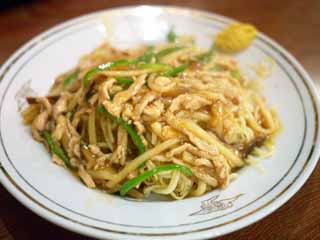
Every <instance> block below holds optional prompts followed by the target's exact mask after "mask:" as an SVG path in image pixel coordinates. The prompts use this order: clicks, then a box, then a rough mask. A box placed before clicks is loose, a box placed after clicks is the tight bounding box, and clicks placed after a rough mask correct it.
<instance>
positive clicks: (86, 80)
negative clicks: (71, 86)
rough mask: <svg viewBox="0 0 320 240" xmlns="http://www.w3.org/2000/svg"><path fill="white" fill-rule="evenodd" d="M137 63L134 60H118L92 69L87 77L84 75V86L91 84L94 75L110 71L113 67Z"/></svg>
mask: <svg viewBox="0 0 320 240" xmlns="http://www.w3.org/2000/svg"><path fill="white" fill-rule="evenodd" d="M135 63H136V61H134V60H127V59H121V60H118V61H114V62H108V63H104V64H101V65H99V66H98V67H95V68H92V69H91V70H89V71H88V72H87V73H86V75H84V77H83V85H84V86H87V85H88V84H89V81H90V78H91V77H92V76H93V75H95V74H97V73H98V72H102V71H104V70H107V69H109V68H111V67H117V66H126V65H132V64H135Z"/></svg>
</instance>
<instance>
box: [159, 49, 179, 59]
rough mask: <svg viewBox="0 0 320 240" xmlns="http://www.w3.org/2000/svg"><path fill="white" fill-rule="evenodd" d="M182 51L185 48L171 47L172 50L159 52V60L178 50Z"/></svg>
mask: <svg viewBox="0 0 320 240" xmlns="http://www.w3.org/2000/svg"><path fill="white" fill-rule="evenodd" d="M181 49H183V47H180V46H177V47H171V48H165V49H162V50H161V51H159V52H158V53H157V57H158V58H162V57H164V56H166V55H168V54H171V53H174V52H176V51H178V50H181Z"/></svg>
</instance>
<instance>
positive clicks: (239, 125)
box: [22, 24, 279, 199]
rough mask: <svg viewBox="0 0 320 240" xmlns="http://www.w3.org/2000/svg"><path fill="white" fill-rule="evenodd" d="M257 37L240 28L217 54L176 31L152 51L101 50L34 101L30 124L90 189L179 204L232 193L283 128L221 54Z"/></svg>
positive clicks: (220, 43) (231, 30)
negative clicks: (240, 174)
mask: <svg viewBox="0 0 320 240" xmlns="http://www.w3.org/2000/svg"><path fill="white" fill-rule="evenodd" d="M232 34H234V36H235V40H236V41H233V40H232ZM254 36H255V29H254V28H253V27H251V26H248V25H242V24H240V25H239V24H238V25H237V24H233V25H231V26H229V27H228V28H227V29H226V30H225V31H223V32H222V33H220V34H218V36H217V38H216V41H215V43H214V44H213V46H212V47H211V48H210V49H203V48H200V47H199V46H197V45H196V43H195V41H194V39H193V38H192V37H186V36H179V35H177V34H176V33H175V32H174V31H173V30H171V31H170V32H169V34H168V36H167V38H168V42H167V43H162V44H156V45H152V46H140V47H138V48H134V49H127V50H120V49H115V48H113V47H111V46H110V45H109V44H107V43H105V44H102V45H101V46H99V47H98V48H96V49H95V50H94V51H93V52H91V53H90V54H88V55H85V56H83V57H82V58H81V59H80V61H79V64H78V65H77V66H76V67H75V68H74V69H72V70H70V71H68V72H67V73H64V74H62V75H60V76H58V77H57V78H56V80H55V82H54V84H53V85H52V87H51V89H50V91H49V93H48V95H47V96H43V97H28V98H27V100H28V103H29V106H28V108H27V109H26V110H24V111H23V112H22V116H23V120H24V123H26V124H30V125H31V132H32V136H33V138H34V139H35V140H37V141H39V142H42V143H43V144H44V145H45V146H46V147H47V149H48V150H49V151H50V152H51V154H52V160H53V162H54V163H56V164H58V165H61V166H63V167H65V168H67V169H69V170H70V171H72V172H73V173H74V174H75V175H76V176H78V177H79V178H80V179H81V180H82V181H83V182H84V184H85V185H87V186H88V187H90V188H99V189H103V190H105V191H107V192H109V193H120V195H121V196H125V195H127V194H128V195H129V196H131V197H135V198H143V197H146V196H148V195H149V194H150V193H157V194H163V195H168V196H171V197H172V198H173V199H183V198H185V197H188V196H201V195H203V194H205V193H206V192H208V191H211V190H213V189H216V188H225V187H227V186H228V185H229V183H230V181H231V180H232V179H233V178H234V177H235V176H236V172H237V170H238V169H239V168H241V167H243V166H244V165H246V164H247V161H246V159H247V158H248V156H250V154H251V153H252V152H253V151H254V150H255V149H259V147H260V148H263V146H264V143H265V142H266V141H267V140H269V139H272V137H273V136H274V135H275V133H276V132H277V131H278V129H279V119H278V117H277V115H276V112H275V111H274V110H272V109H271V108H269V107H268V106H267V103H266V100H265V99H264V98H263V97H262V96H260V94H259V93H258V92H257V91H255V90H254V89H252V88H250V87H249V84H248V79H247V78H246V76H245V75H244V74H243V73H242V72H241V70H240V67H239V63H238V61H237V60H236V59H235V58H233V57H232V56H231V55H226V54H224V53H223V52H222V51H224V52H226V51H227V52H234V51H239V50H242V49H244V48H246V47H248V46H249V45H250V43H251V41H252V39H253V38H254ZM232 41H233V43H232ZM237 41H238V42H237ZM230 42H231V43H230ZM234 42H236V43H237V44H234Z"/></svg>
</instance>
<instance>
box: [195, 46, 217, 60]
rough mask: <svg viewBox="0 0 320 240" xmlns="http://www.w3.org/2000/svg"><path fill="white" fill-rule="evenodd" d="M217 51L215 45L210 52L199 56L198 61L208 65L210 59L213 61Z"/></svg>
mask: <svg viewBox="0 0 320 240" xmlns="http://www.w3.org/2000/svg"><path fill="white" fill-rule="evenodd" d="M215 51H216V47H215V45H214V44H213V45H212V46H211V48H210V50H209V51H208V52H206V53H203V54H201V55H199V56H197V59H198V60H199V61H201V62H204V63H207V62H209V61H210V59H211V57H212V55H213V54H214V53H215Z"/></svg>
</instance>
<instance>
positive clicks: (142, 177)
mask: <svg viewBox="0 0 320 240" xmlns="http://www.w3.org/2000/svg"><path fill="white" fill-rule="evenodd" d="M172 170H180V171H181V172H183V173H185V174H186V175H187V176H192V171H191V170H190V169H189V168H188V167H186V166H183V165H179V164H168V165H162V166H158V167H156V168H154V169H152V170H150V171H147V172H144V173H142V174H140V175H138V176H136V177H135V178H132V179H130V180H128V181H127V182H125V183H124V184H123V185H122V186H121V187H120V195H121V196H124V195H126V193H127V192H128V191H129V190H130V189H132V188H134V187H135V186H137V185H138V184H139V183H141V182H143V181H144V180H146V179H147V178H149V177H151V176H153V175H155V174H158V173H160V172H165V171H172Z"/></svg>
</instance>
